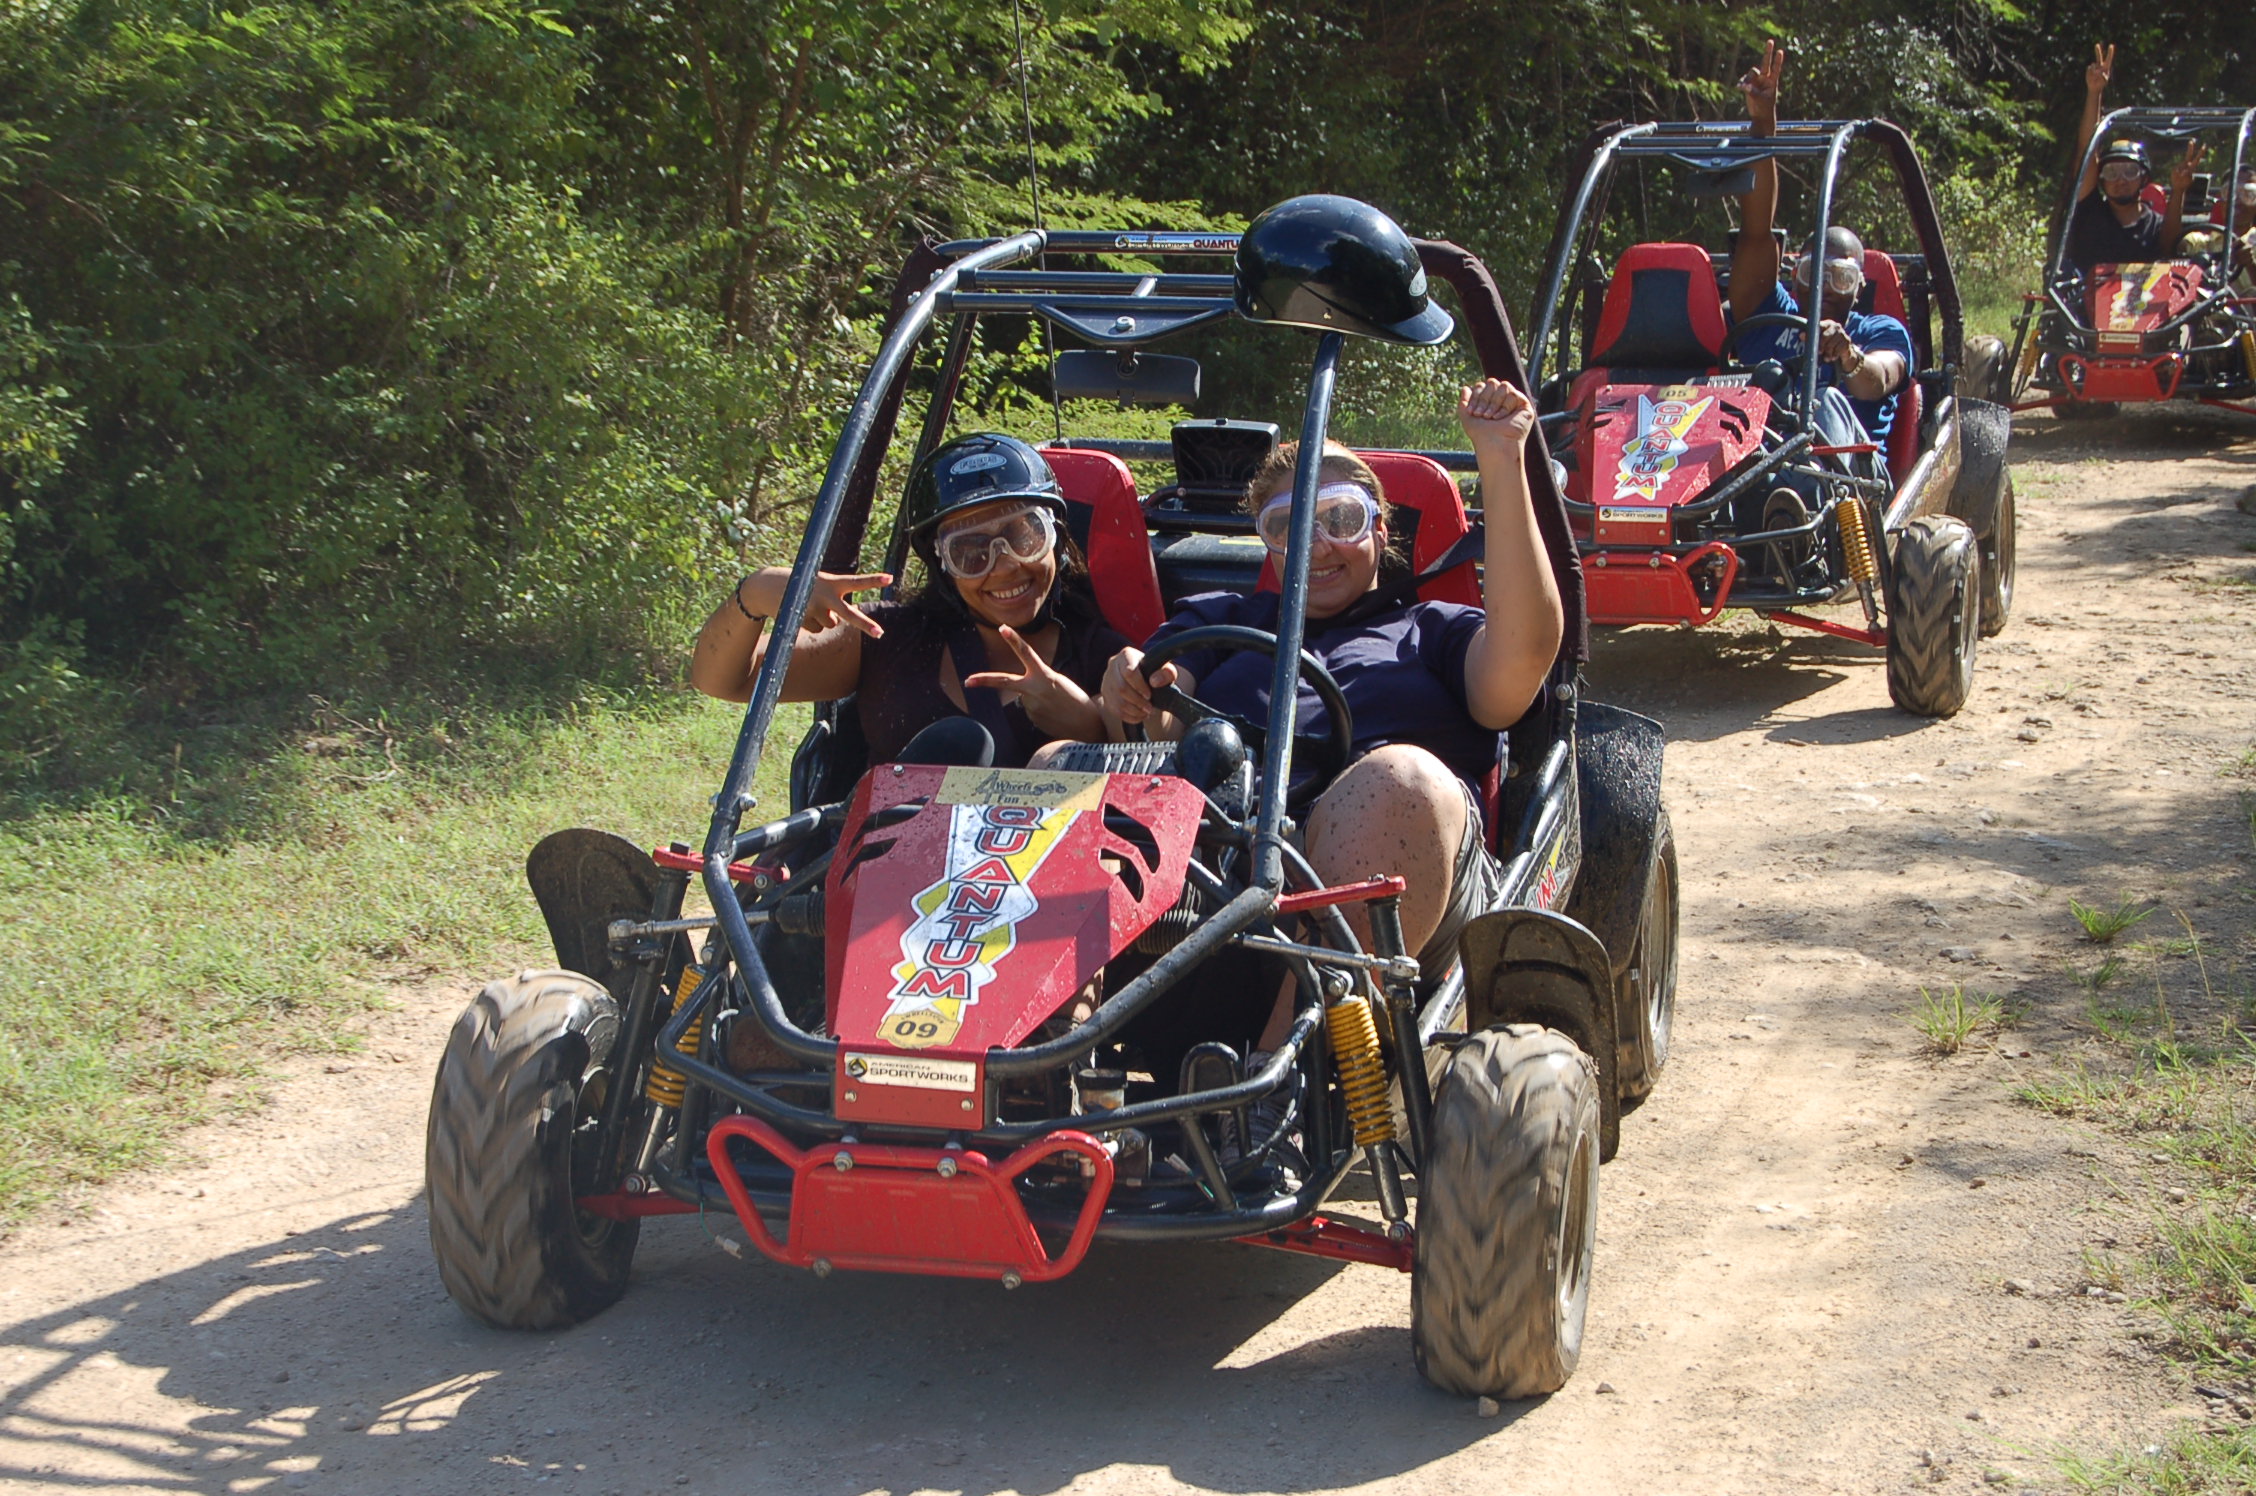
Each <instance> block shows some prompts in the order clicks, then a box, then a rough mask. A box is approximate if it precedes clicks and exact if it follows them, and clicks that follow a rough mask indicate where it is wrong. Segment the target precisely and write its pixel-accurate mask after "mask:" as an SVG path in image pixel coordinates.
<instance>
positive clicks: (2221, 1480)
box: [2060, 1428, 2256, 1496]
mask: <svg viewBox="0 0 2256 1496" xmlns="http://www.w3.org/2000/svg"><path fill="white" fill-rule="evenodd" d="M2149 1450H2150V1451H2151V1452H2148V1451H2141V1452H2139V1453H2137V1454H2127V1455H2117V1456H2113V1457H2110V1458H2106V1459H2096V1460H2095V1459H2087V1458H2084V1457H2081V1456H2074V1455H2071V1456H2069V1457H2067V1458H2066V1459H2064V1460H2063V1461H2062V1462H2061V1469H2060V1473H2061V1474H2062V1475H2063V1476H2065V1477H2066V1478H2067V1480H2068V1483H2069V1485H2070V1487H2071V1488H2072V1489H2074V1490H2077V1491H2088V1492H2092V1493H2094V1496H2227V1493H2233V1496H2239V1493H2243V1492H2246V1491H2249V1490H2251V1489H2256V1430H2252V1429H2247V1428H2233V1429H2223V1430H2218V1431H2214V1432H2212V1431H2209V1430H2202V1429H2186V1430H2181V1431H2180V1432H2178V1433H2176V1434H2173V1435H2172V1436H2171V1437H2170V1439H2169V1442H2168V1443H2166V1444H2161V1445H2152V1446H2149Z"/></svg>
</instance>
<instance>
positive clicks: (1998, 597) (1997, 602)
mask: <svg viewBox="0 0 2256 1496" xmlns="http://www.w3.org/2000/svg"><path fill="white" fill-rule="evenodd" d="M2013 510H2014V504H2013V475H2012V474H2011V473H2008V474H2006V475H2005V481H2004V483H2003V485H2002V491H2001V492H2000V493H1999V494H1998V506H1997V522H1996V523H1995V524H1993V525H1991V527H1990V533H1989V534H1988V535H1986V536H1984V537H1982V544H1981V551H1982V637H1983V638H1985V639H1991V638H1995V637H1996V636H1997V635H1999V634H2001V633H2003V632H2005V625H2006V621H2007V620H2008V619H2010V618H2011V617H2012V616H2013V573H2014V566H2015V562H2016V555H2015V552H2016V550H2017V548H2018V544H2019V537H2017V536H2016V535H2015V533H2014V528H2013V524H2014V514H2013Z"/></svg>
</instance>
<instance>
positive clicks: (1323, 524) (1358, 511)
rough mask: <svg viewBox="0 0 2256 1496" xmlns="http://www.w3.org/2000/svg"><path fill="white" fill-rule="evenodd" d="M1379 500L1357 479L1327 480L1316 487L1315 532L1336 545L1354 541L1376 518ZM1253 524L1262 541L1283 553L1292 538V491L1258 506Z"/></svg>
mask: <svg viewBox="0 0 2256 1496" xmlns="http://www.w3.org/2000/svg"><path fill="white" fill-rule="evenodd" d="M1378 518H1379V501H1378V500H1377V499H1374V498H1372V497H1371V491H1370V490H1369V489H1367V488H1365V487H1364V486H1363V485H1362V484H1360V483H1326V484H1323V485H1321V486H1320V487H1318V488H1317V490H1316V533H1317V534H1318V535H1319V536H1321V537H1322V538H1324V539H1326V540H1329V541H1331V542H1332V543H1333V544H1335V545H1353V544H1355V543H1356V542H1357V541H1359V540H1361V539H1362V538H1363V537H1364V536H1366V535H1368V534H1370V533H1371V526H1372V525H1374V524H1376V523H1377V522H1378ZM1253 528H1254V531H1255V533H1257V534H1259V535H1260V536H1261V543H1262V544H1263V545H1266V546H1267V547H1269V549H1271V550H1273V551H1277V552H1279V553H1282V552H1283V551H1284V549H1285V546H1286V545H1287V544H1288V543H1289V542H1290V541H1291V539H1292V494H1291V493H1290V492H1286V493H1281V494H1278V495H1277V496H1276V497H1275V498H1273V499H1271V500H1270V501H1269V502H1268V503H1266V504H1264V505H1262V506H1261V512H1260V513H1259V514H1257V515H1255V516H1254V520H1253Z"/></svg>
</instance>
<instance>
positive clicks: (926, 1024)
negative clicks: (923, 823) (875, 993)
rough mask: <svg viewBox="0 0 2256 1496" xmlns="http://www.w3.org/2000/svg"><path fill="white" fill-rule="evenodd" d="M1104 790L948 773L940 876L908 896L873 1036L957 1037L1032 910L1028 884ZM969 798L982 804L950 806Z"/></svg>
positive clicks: (1083, 779)
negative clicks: (895, 961)
mask: <svg viewBox="0 0 2256 1496" xmlns="http://www.w3.org/2000/svg"><path fill="white" fill-rule="evenodd" d="M1103 793H1104V776H1103V775H1101V774H1050V773H1043V772H1040V771H1025V770H1021V771H1011V770H986V769H951V770H949V771H948V774H947V777H946V778H945V779H944V780H943V781H942V782H941V787H940V793H939V794H938V795H937V796H936V797H935V798H936V799H937V800H938V801H939V802H941V803H943V804H948V807H949V809H948V815H949V824H948V858H947V869H946V871H945V872H944V873H943V874H942V876H941V877H940V878H939V880H938V881H936V882H934V883H932V884H931V885H929V886H928V887H926V888H925V889H923V890H922V891H920V892H919V893H918V894H917V896H916V898H915V900H914V906H915V909H916V918H915V919H913V920H911V921H910V922H909V927H908V928H907V929H906V930H903V931H902V932H901V956H902V960H901V963H900V965H898V966H896V967H894V968H893V990H892V992H891V993H890V994H889V995H888V996H889V1004H888V1006H887V1008H886V1012H885V1017H884V1018H883V1019H882V1020H881V1021H880V1022H879V1024H878V1026H877V1032H878V1037H879V1038H881V1039H883V1040H884V1041H885V1042H886V1043H888V1044H890V1045H893V1046H894V1047H895V1048H897V1049H929V1048H931V1047H933V1046H934V1045H939V1044H946V1043H948V1042H949V1041H951V1040H953V1039H954V1038H955V1037H956V1034H957V1033H958V1032H959V1031H960V1030H961V1029H962V1028H963V1022H964V1010H965V1009H966V1008H968V1007H970V1006H971V1005H972V1004H974V1003H976V1002H978V1001H979V993H980V990H981V989H982V988H984V987H985V986H986V985H987V984H988V983H989V982H991V981H993V980H994V979H995V963H997V962H998V961H1000V960H1002V959H1003V957H1004V956H1006V955H1008V954H1009V953H1010V951H1011V948H1012V947H1013V946H1015V945H1016V944H1017V943H1018V925H1019V922H1020V921H1022V920H1024V919H1025V918H1027V916H1029V915H1031V914H1032V913H1033V912H1034V911H1035V910H1036V909H1038V908H1039V907H1041V905H1040V902H1039V901H1038V900H1037V899H1036V898H1035V897H1034V893H1033V890H1032V889H1030V888H1029V887H1028V886H1027V885H1028V884H1029V883H1030V882H1031V881H1032V880H1033V877H1034V874H1035V871H1036V870H1037V869H1039V868H1040V867H1041V865H1042V863H1043V861H1044V860H1045V859H1046V858H1048V856H1049V855H1050V853H1051V852H1052V851H1053V850H1054V849H1055V848H1056V847H1057V844H1058V841H1059V839H1060V838H1062V837H1063V836H1064V835H1065V832H1066V829H1067V828H1068V827H1070V826H1071V825H1072V824H1073V822H1074V820H1075V819H1076V818H1077V817H1079V816H1080V815H1081V814H1082V813H1083V812H1084V811H1087V810H1092V809H1095V808H1097V807H1098V806H1099V805H1101V804H1102V803H1103V801H1102V796H1103ZM973 799H976V800H978V801H980V802H986V803H975V804H962V803H950V802H959V801H962V800H973ZM995 801H1005V802H1010V801H1016V802H1019V803H1003V804H996V803H991V802H995Z"/></svg>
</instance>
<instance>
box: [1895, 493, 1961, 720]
mask: <svg viewBox="0 0 2256 1496" xmlns="http://www.w3.org/2000/svg"><path fill="white" fill-rule="evenodd" d="M1891 571H1892V573H1893V574H1892V575H1891V576H1890V578H1889V585H1888V696H1889V698H1890V699H1891V700H1893V701H1894V702H1895V704H1896V705H1897V706H1900V707H1902V708H1903V709H1904V710H1905V711H1907V712H1911V713H1913V714H1914V715H1917V716H1921V717H1948V716H1951V715H1952V714H1954V713H1955V712H1957V711H1958V709H1959V708H1960V707H1962V706H1964V705H1966V696H1967V693H1968V692H1969V691H1971V690H1973V688H1974V647H1975V644H1976V642H1977V641H1978V640H1979V639H1980V637H1981V622H1982V596H1981V585H1982V579H1981V558H1980V548H1979V546H1978V545H1977V543H1976V542H1975V539H1974V532H1973V531H1972V530H1970V529H1968V528H1967V527H1966V522H1965V521H1964V520H1960V519H1953V518H1951V517H1950V516H1948V515H1942V514H1929V515H1922V516H1921V517H1920V518H1918V519H1915V520H1913V521H1912V522H1911V523H1910V524H1908V525H1906V526H1905V527H1904V533H1903V538H1902V539H1900V540H1898V541H1897V542H1896V556H1895V565H1894V566H1893V567H1892V568H1891Z"/></svg>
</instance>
